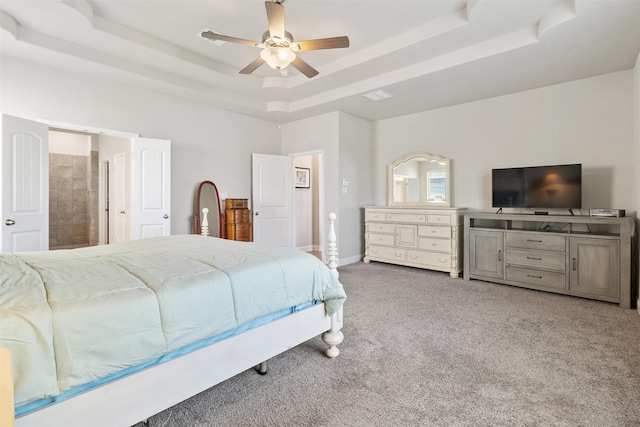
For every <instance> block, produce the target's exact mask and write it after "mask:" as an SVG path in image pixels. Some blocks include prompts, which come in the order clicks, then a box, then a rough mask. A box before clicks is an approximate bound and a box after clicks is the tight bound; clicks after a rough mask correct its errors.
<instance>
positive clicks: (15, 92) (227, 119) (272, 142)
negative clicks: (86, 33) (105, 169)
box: [0, 56, 280, 234]
mask: <svg viewBox="0 0 640 427" xmlns="http://www.w3.org/2000/svg"><path fill="white" fill-rule="evenodd" d="M0 87H2V92H1V94H0V105H1V109H2V112H3V113H7V114H11V115H14V116H19V117H24V118H28V119H47V120H52V121H57V122H64V123H73V124H79V125H86V126H91V127H96V128H105V129H113V130H118V131H125V132H132V133H139V134H140V136H142V137H147V138H160V139H170V140H171V152H172V161H171V172H172V184H171V191H172V202H171V216H172V219H171V233H172V234H186V233H190V232H191V230H192V226H191V221H192V215H193V201H194V197H195V192H196V188H197V185H198V183H199V182H200V181H205V180H211V181H213V182H215V183H216V185H217V186H218V189H219V190H220V193H223V194H226V195H227V196H228V197H237V198H250V197H251V153H254V152H255V153H263V154H280V130H279V129H278V126H277V125H276V124H274V123H271V122H267V121H264V120H258V119H254V118H251V117H247V116H243V115H239V114H235V113H231V112H227V111H223V110H220V109H216V108H213V107H209V106H206V105H202V104H196V103H193V102H191V101H186V100H182V99H179V98H173V97H169V96H165V95H161V94H157V93H155V92H151V91H147V90H144V89H140V88H137V87H133V86H127V85H124V84H119V83H114V82H111V81H108V80H103V79H98V78H93V77H88V76H85V75H82V74H72V73H69V72H66V71H62V70H59V69H55V68H50V67H45V66H42V65H40V64H36V63H32V62H26V61H23V60H19V59H15V58H7V57H4V56H3V57H2V61H1V63H0Z"/></svg>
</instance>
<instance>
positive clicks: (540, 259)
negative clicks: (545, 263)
mask: <svg viewBox="0 0 640 427" xmlns="http://www.w3.org/2000/svg"><path fill="white" fill-rule="evenodd" d="M527 259H533V260H536V261H542V258H535V257H532V256H528V257H527Z"/></svg>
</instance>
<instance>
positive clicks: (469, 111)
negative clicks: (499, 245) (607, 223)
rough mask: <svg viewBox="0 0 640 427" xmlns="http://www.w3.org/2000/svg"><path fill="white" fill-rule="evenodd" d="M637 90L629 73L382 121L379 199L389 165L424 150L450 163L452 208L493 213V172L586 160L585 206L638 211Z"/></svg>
mask: <svg viewBox="0 0 640 427" xmlns="http://www.w3.org/2000/svg"><path fill="white" fill-rule="evenodd" d="M632 87H633V72H632V71H623V72H618V73H611V74H606V75H603V76H599V77H593V78H589V79H584V80H579V81H572V82H569V83H564V84H560V85H555V86H550V87H545V88H541V89H536V90H531V91H527V92H520V93H516V94H512V95H507V96H502V97H497V98H492V99H487V100H483V101H477V102H473V103H468V104H463V105H457V106H453V107H448V108H442V109H439V110H433V111H427V112H423V113H419V114H413V115H408V116H403V117H398V118H393V119H388V120H382V121H379V122H377V123H376V124H375V138H376V142H375V158H374V165H375V171H376V173H375V177H376V180H375V202H376V204H385V203H386V170H387V169H386V167H387V164H388V163H390V162H392V161H393V160H395V159H396V158H399V157H401V156H403V155H405V154H407V153H409V152H412V151H426V152H430V153H434V154H439V155H443V156H446V157H449V158H451V159H452V184H453V185H452V200H453V205H454V206H461V207H469V208H471V209H476V210H492V208H491V169H492V168H497V167H515V166H535V165H548V164H562V163H582V165H583V200H582V202H583V208H585V209H588V208H595V207H605V208H608V207H612V208H619V209H626V210H627V211H628V212H630V213H632V212H633V211H635V210H636V208H637V205H635V206H634V204H633V203H632V201H631V200H632V193H633V191H637V190H634V188H637V187H636V186H634V181H633V180H632V176H633V170H634V168H633V164H634V162H633V158H632V157H631V155H630V153H631V151H632V145H633V135H632V132H633V124H632V122H633V118H632V108H633V96H632ZM635 182H636V183H637V181H635Z"/></svg>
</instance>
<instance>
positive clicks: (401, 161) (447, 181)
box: [387, 152, 451, 207]
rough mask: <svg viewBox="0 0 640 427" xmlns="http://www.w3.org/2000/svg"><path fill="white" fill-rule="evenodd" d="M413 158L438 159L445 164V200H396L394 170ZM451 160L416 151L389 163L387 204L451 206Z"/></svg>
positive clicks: (400, 205)
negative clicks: (394, 194)
mask: <svg viewBox="0 0 640 427" xmlns="http://www.w3.org/2000/svg"><path fill="white" fill-rule="evenodd" d="M412 160H424V161H427V160H428V161H436V162H439V163H440V164H442V165H443V167H444V172H445V200H444V201H442V202H394V197H393V188H394V179H393V176H394V170H395V168H397V167H398V166H401V165H404V164H406V163H408V162H410V161H412ZM450 166H451V160H450V159H449V158H447V157H442V156H439V155H437V154H431V153H425V152H414V153H409V154H407V155H406V156H404V157H401V158H399V159H397V160H395V161H394V162H392V163H389V165H388V167H387V205H388V206H390V207H450V206H451V167H450Z"/></svg>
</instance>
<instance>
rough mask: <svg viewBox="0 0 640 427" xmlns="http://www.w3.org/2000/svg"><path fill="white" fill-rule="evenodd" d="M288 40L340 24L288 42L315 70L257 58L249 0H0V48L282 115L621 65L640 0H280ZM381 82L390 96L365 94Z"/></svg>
mask: <svg viewBox="0 0 640 427" xmlns="http://www.w3.org/2000/svg"><path fill="white" fill-rule="evenodd" d="M284 7H285V27H286V30H287V31H288V32H290V33H292V34H293V35H294V37H295V38H296V39H298V40H303V39H312V38H323V37H333V36H338V35H347V36H348V37H349V39H350V47H349V48H346V49H334V50H318V51H305V52H300V53H299V55H300V57H301V58H302V59H304V60H305V61H306V62H308V63H309V64H311V65H312V66H313V67H314V68H316V69H317V70H318V71H319V72H320V74H319V75H318V76H316V77H314V78H312V79H308V78H306V77H305V76H303V75H301V74H300V73H299V72H298V71H296V70H295V69H294V68H292V67H289V73H288V75H286V76H283V75H280V73H279V72H278V71H276V70H273V69H271V68H269V67H268V66H267V65H263V66H262V67H260V68H259V69H258V70H257V71H255V72H254V73H252V74H250V75H241V74H239V73H238V71H239V70H240V69H242V68H244V67H245V66H246V65H248V64H249V63H250V62H252V61H253V60H254V59H255V58H256V57H257V56H258V55H259V53H260V50H259V49H257V48H254V47H251V46H246V45H239V44H234V43H224V44H222V45H218V44H215V43H213V42H211V41H208V40H205V39H202V38H200V37H198V35H199V33H200V32H201V31H203V30H204V29H206V28H210V29H212V30H214V31H216V32H219V33H222V34H225V35H229V36H234V37H239V38H244V39H250V40H261V35H262V33H263V32H264V31H265V30H266V29H267V22H266V16H265V6H264V2H263V1H260V0H209V1H203V0H197V1H191V0H180V1H171V0H157V1H154V0H146V1H127V0H123V1H105V0H93V1H83V0H81V1H56V0H49V1H30V0H3V1H2V2H1V3H0V18H1V19H0V28H1V31H0V53H1V54H2V55H3V56H5V55H6V56H10V57H17V58H22V59H26V60H29V61H33V62H36V63H42V64H47V65H51V66H53V67H57V68H61V69H64V70H69V71H70V72H80V73H83V74H89V75H97V76H100V77H102V78H107V79H110V80H113V81H118V82H123V83H126V84H134V85H137V86H140V87H144V88H147V89H150V90H154V91H158V92H161V93H166V94H169V95H172V96H178V97H180V98H184V99H190V100H193V101H195V102H200V103H203V104H207V105H211V106H214V107H218V108H223V109H227V110H231V111H235V112H238V113H242V114H246V115H250V116H255V117H259V118H263V119H266V120H272V121H277V122H287V121H291V120H297V119H300V118H305V117H309V116H313V115H317V114H321V113H325V112H329V111H336V110H340V111H344V112H346V113H349V114H352V115H354V116H358V117H362V118H365V119H369V120H380V119H385V118H390V117H395V116H400V115H405V114H411V113H415V112H419V111H425V110H429V109H434V108H442V107H446V106H450V105H455V104H460V103H465V102H471V101H475V100H479V99H485V98H490V97H494V96H500V95H505V94H508V93H514V92H519V91H523V90H529V89H534V88H538V87H543V86H548V85H553V84H558V83H562V82H566V81H571V80H577V79H581V78H586V77H591V76H596V75H601V74H605V73H610V72H615V71H621V70H628V69H631V68H633V66H634V64H635V61H636V59H637V56H638V52H639V51H640V0H519V1H513V0H428V1H425V0H422V1H420V0H406V1H403V0H398V1H367V0H343V1H328V0H323V1H309V0H287V1H286V2H285V3H284ZM379 90H384V91H385V92H387V93H389V94H391V95H393V96H392V97H390V98H386V99H382V100H379V101H372V100H370V99H368V98H366V97H364V96H363V95H364V94H366V93H369V92H374V91H379Z"/></svg>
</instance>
